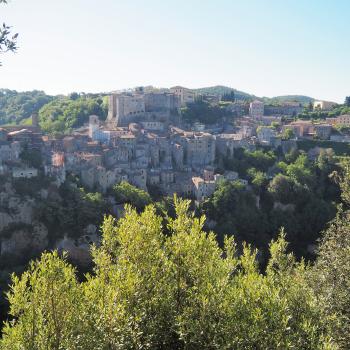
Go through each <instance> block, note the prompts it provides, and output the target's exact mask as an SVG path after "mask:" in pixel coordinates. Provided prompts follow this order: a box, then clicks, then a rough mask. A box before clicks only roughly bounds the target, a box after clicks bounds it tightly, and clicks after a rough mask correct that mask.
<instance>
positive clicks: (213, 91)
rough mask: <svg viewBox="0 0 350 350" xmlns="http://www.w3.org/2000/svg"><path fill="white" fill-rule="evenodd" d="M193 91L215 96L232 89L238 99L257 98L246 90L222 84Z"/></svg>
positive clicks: (227, 92)
mask: <svg viewBox="0 0 350 350" xmlns="http://www.w3.org/2000/svg"><path fill="white" fill-rule="evenodd" d="M194 91H195V92H197V93H199V94H209V95H216V96H222V95H225V94H229V93H230V92H231V91H234V93H235V96H236V99H238V100H252V99H256V98H258V97H256V96H254V95H251V94H248V93H246V92H243V91H239V90H236V89H233V88H230V87H228V86H223V85H216V86H209V87H204V88H199V89H194ZM258 99H259V98H258Z"/></svg>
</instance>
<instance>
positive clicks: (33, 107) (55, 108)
mask: <svg viewBox="0 0 350 350" xmlns="http://www.w3.org/2000/svg"><path fill="white" fill-rule="evenodd" d="M33 113H39V123H40V126H41V127H42V129H43V130H44V131H45V132H47V133H50V134H52V133H67V132H69V131H71V130H72V128H76V127H79V126H82V125H83V124H84V123H86V122H87V121H88V117H89V115H92V114H95V115H97V116H99V117H100V118H101V119H102V120H104V119H105V118H106V116H107V100H106V98H105V95H103V94H84V93H81V94H77V93H72V94H70V95H69V96H49V95H46V94H45V93H44V92H43V91H36V90H34V91H26V92H17V91H15V90H6V89H2V90H0V125H6V124H13V125H19V124H27V123H31V120H30V119H29V118H30V116H31V115H32V114H33Z"/></svg>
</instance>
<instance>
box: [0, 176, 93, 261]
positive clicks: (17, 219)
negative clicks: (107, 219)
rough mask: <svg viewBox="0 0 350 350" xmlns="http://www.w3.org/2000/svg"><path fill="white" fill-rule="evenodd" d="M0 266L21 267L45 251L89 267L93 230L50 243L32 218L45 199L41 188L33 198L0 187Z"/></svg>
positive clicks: (44, 230) (89, 227)
mask: <svg viewBox="0 0 350 350" xmlns="http://www.w3.org/2000/svg"><path fill="white" fill-rule="evenodd" d="M0 187H1V188H0V264H1V265H3V266H6V267H10V266H15V265H17V264H23V263H25V262H26V261H27V260H29V259H31V258H32V257H35V256H38V255H40V253H41V252H43V251H45V250H48V249H58V250H59V251H61V252H62V251H66V252H67V253H68V257H69V258H71V260H72V261H73V262H75V263H76V264H78V265H81V266H87V265H89V264H90V263H91V255H90V245H91V243H98V241H99V238H98V236H97V234H96V231H97V229H96V227H95V226H93V225H88V224H87V227H86V230H85V231H84V235H83V236H82V237H79V238H75V239H72V238H69V237H68V234H67V233H66V232H62V233H60V235H59V236H58V237H57V236H55V238H54V239H52V236H50V231H49V229H48V228H47V227H46V226H45V224H44V223H43V222H40V221H39V219H38V218H37V217H36V209H37V207H38V205H39V204H40V202H41V201H42V200H44V199H45V198H46V197H47V195H48V190H47V189H45V188H43V189H41V190H40V191H39V192H38V195H37V196H36V197H35V198H33V197H31V196H28V195H20V194H18V193H16V191H15V189H14V187H13V186H12V183H11V182H6V183H5V184H3V185H1V186H0Z"/></svg>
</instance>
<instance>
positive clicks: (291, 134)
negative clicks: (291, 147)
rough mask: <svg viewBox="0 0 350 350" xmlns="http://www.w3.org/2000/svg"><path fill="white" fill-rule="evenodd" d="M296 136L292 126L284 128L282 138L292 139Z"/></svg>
mask: <svg viewBox="0 0 350 350" xmlns="http://www.w3.org/2000/svg"><path fill="white" fill-rule="evenodd" d="M294 137H295V134H294V131H293V130H292V129H290V128H287V129H285V130H284V132H283V134H282V140H291V139H293V138H294Z"/></svg>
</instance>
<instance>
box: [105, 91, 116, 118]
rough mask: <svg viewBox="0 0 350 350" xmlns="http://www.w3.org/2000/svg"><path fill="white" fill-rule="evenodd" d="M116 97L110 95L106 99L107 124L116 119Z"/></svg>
mask: <svg viewBox="0 0 350 350" xmlns="http://www.w3.org/2000/svg"><path fill="white" fill-rule="evenodd" d="M116 100H117V95H115V94H112V95H109V97H108V115H107V122H109V123H110V122H113V121H115V119H116V117H117V106H116Z"/></svg>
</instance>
